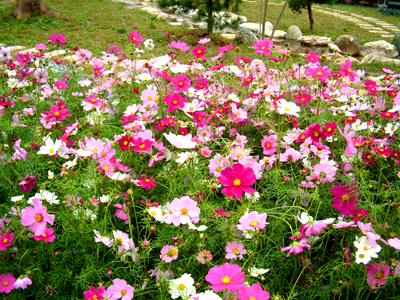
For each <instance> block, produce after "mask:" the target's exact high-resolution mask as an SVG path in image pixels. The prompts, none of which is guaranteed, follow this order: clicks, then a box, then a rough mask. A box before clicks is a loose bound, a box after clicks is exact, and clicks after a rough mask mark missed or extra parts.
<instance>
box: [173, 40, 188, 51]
mask: <svg viewBox="0 0 400 300" xmlns="http://www.w3.org/2000/svg"><path fill="white" fill-rule="evenodd" d="M168 48H170V49H179V50H181V51H183V52H186V51H188V50H190V47H189V46H188V45H186V43H185V42H180V41H177V42H176V41H172V42H171V44H170V45H168Z"/></svg>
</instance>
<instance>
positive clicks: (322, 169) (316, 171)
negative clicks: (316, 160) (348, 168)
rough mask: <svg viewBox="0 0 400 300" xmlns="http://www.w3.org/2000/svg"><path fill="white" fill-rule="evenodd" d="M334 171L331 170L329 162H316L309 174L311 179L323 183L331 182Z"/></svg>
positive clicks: (333, 177)
mask: <svg viewBox="0 0 400 300" xmlns="http://www.w3.org/2000/svg"><path fill="white" fill-rule="evenodd" d="M335 175H336V171H335V170H333V168H332V166H331V165H329V164H317V165H315V166H314V167H313V172H312V174H311V180H314V179H317V180H318V181H321V182H322V183H323V184H325V183H327V182H328V181H329V182H333V181H334V180H335Z"/></svg>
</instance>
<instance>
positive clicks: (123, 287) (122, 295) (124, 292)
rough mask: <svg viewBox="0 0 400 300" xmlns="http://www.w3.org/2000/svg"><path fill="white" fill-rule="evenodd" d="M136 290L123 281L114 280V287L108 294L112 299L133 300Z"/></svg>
mask: <svg viewBox="0 0 400 300" xmlns="http://www.w3.org/2000/svg"><path fill="white" fill-rule="evenodd" d="M134 291H135V289H134V288H133V287H131V286H130V285H129V284H127V283H126V281H125V280H123V279H118V278H117V279H114V280H113V285H111V286H109V287H108V289H107V293H109V294H111V298H112V299H114V300H116V299H122V300H131V299H132V298H133V292H134Z"/></svg>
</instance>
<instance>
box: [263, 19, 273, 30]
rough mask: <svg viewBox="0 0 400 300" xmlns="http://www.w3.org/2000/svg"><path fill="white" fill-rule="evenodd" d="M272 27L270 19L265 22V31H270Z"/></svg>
mask: <svg viewBox="0 0 400 300" xmlns="http://www.w3.org/2000/svg"><path fill="white" fill-rule="evenodd" d="M272 29H274V24H272V23H271V22H270V21H267V22H265V32H268V31H271V32H272Z"/></svg>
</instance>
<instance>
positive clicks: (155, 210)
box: [147, 206, 165, 223]
mask: <svg viewBox="0 0 400 300" xmlns="http://www.w3.org/2000/svg"><path fill="white" fill-rule="evenodd" d="M147 212H148V213H149V215H150V216H152V217H153V218H154V219H156V221H159V222H162V223H164V222H165V219H164V216H163V211H162V210H161V209H160V208H159V207H154V206H152V207H150V208H149V209H148V211H147Z"/></svg>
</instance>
